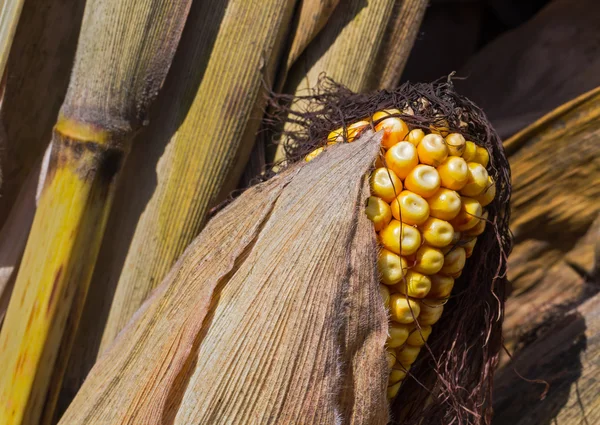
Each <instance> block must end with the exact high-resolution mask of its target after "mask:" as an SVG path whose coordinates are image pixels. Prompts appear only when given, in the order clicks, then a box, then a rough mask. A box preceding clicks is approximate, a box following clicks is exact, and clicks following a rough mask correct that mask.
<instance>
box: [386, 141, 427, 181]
mask: <svg viewBox="0 0 600 425" xmlns="http://www.w3.org/2000/svg"><path fill="white" fill-rule="evenodd" d="M385 161H386V164H387V166H388V167H389V168H390V169H392V170H393V171H394V172H395V173H396V175H397V176H398V177H400V178H401V179H405V178H406V176H408V173H410V171H411V170H412V169H413V168H415V167H416V166H417V165H419V156H418V155H417V148H415V147H414V145H412V144H410V143H409V142H400V143H397V144H395V145H394V146H392V147H391V148H390V149H389V150H388V151H387V152H386V153H385Z"/></svg>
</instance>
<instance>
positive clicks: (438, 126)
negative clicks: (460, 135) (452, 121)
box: [429, 119, 450, 137]
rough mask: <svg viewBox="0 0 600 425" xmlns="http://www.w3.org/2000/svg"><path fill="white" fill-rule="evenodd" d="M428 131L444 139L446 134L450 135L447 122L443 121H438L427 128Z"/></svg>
mask: <svg viewBox="0 0 600 425" xmlns="http://www.w3.org/2000/svg"><path fill="white" fill-rule="evenodd" d="M429 129H430V130H431V132H432V133H433V134H439V135H440V136H442V137H446V136H447V135H448V133H450V129H449V128H448V121H446V120H445V119H438V120H437V121H436V123H435V125H434V124H431V125H430V126H429Z"/></svg>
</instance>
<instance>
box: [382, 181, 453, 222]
mask: <svg viewBox="0 0 600 425" xmlns="http://www.w3.org/2000/svg"><path fill="white" fill-rule="evenodd" d="M427 203H428V204H429V214H430V215H431V216H432V217H435V218H439V219H440V220H452V219H453V218H455V217H456V216H457V215H458V213H459V212H460V208H461V205H462V203H461V200H460V195H459V194H458V193H457V192H455V191H454V190H450V189H446V188H443V187H442V188H440V189H439V190H438V191H437V192H436V193H435V194H434V195H433V196H432V197H430V198H427ZM393 214H394V205H393V204H392V215H393ZM455 230H456V229H455Z"/></svg>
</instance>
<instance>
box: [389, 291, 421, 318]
mask: <svg viewBox="0 0 600 425" xmlns="http://www.w3.org/2000/svg"><path fill="white" fill-rule="evenodd" d="M420 312H421V308H420V306H419V303H418V302H417V301H415V300H411V299H410V298H406V295H403V294H392V296H391V297H390V317H391V318H392V320H393V321H395V322H398V323H403V324H409V323H413V322H414V321H415V319H416V318H417V317H419V313H420Z"/></svg>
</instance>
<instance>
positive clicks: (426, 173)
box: [404, 164, 441, 198]
mask: <svg viewBox="0 0 600 425" xmlns="http://www.w3.org/2000/svg"><path fill="white" fill-rule="evenodd" d="M440 184H441V180H440V175H439V174H438V172H437V170H436V169H435V168H433V167H431V166H429V165H423V164H421V165H417V166H416V167H415V168H413V169H412V170H411V172H410V173H408V176H406V180H405V181H404V187H405V188H406V189H408V190H410V191H412V192H414V193H416V194H417V195H420V196H422V197H423V198H429V197H430V196H433V194H435V193H436V192H437V190H438V189H439V188H440Z"/></svg>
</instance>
